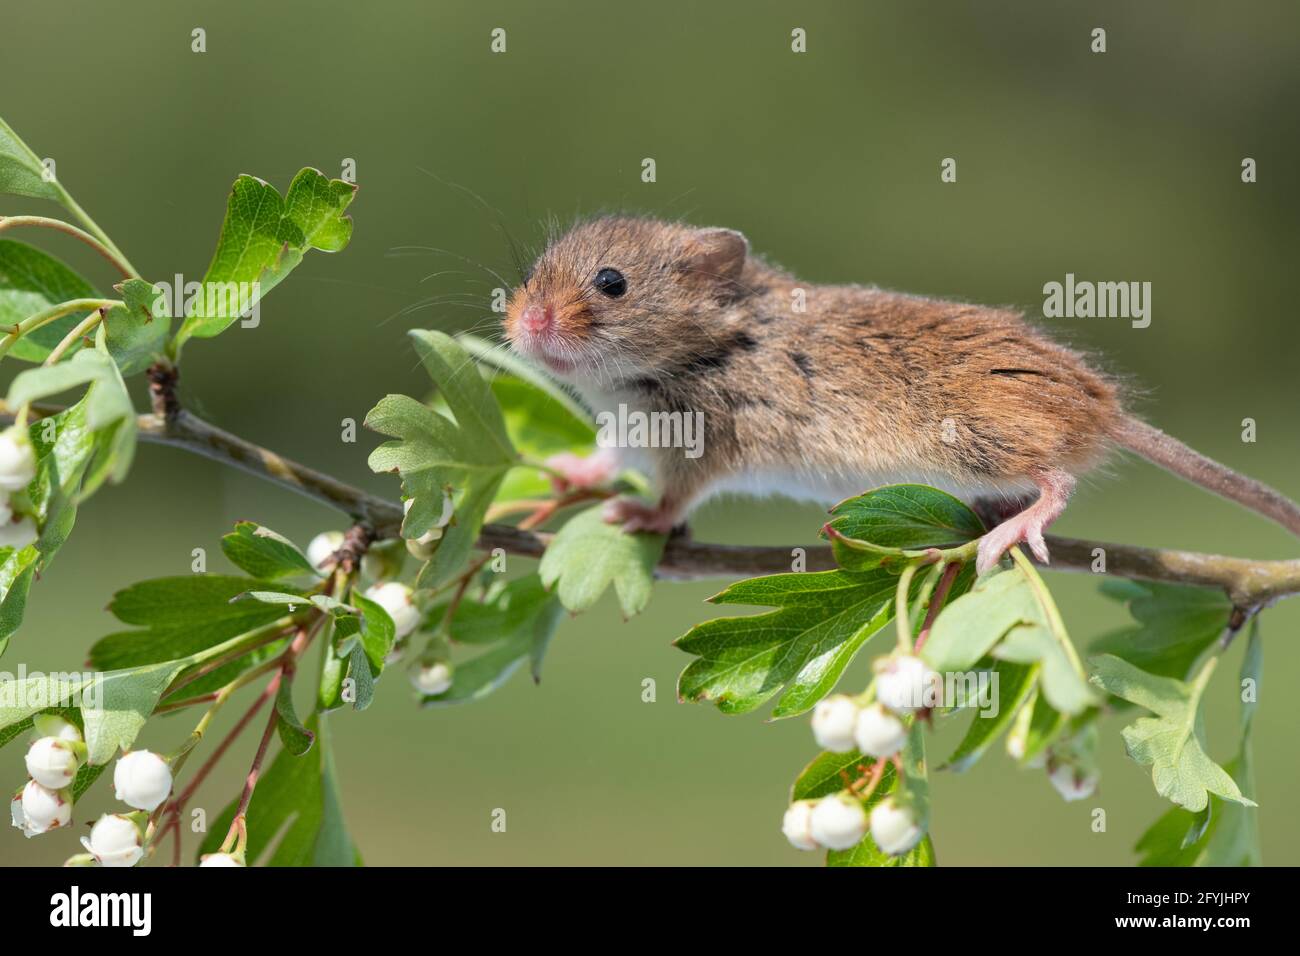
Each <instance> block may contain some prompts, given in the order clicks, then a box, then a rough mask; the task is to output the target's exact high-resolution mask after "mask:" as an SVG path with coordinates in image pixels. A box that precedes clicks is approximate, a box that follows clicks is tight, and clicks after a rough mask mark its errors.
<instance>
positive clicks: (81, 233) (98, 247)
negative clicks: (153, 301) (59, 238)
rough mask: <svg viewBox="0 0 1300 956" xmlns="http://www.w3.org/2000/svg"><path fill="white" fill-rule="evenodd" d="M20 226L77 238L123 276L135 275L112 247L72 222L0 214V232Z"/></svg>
mask: <svg viewBox="0 0 1300 956" xmlns="http://www.w3.org/2000/svg"><path fill="white" fill-rule="evenodd" d="M20 226H40V227H43V228H45V229H53V230H55V231H56V232H62V233H64V234H66V235H69V236H72V237H73V238H74V239H79V240H81V241H82V242H84V243H85V244H86V245H88V246H90V248H92V249H94V250H95V251H96V252H98V253H99V254H100V255H101V256H103V257H104V258H105V259H107V260H108V261H109V263H110V264H111V265H112V266H113V268H114V269H116V270H117V271H118V272H120V273H122V276H123V277H124V278H127V279H131V278H134V277H135V270H133V269H132V268H131V266H130V263H128V262H127V261H126V260H124V259H122V258H119V256H118V254H117V253H115V252H114V251H113V250H112V249H109V248H108V247H107V246H106V245H104V244H103V243H102V242H100V241H99V240H98V239H96V238H95V237H94V236H92V235H91V234H90V233H88V232H86V231H85V230H84V229H78V228H77V227H76V226H74V225H72V223H69V222H64V221H63V220H62V219H50V218H49V217H47V216H0V232H4V231H5V230H6V229H17V228H19V227H20Z"/></svg>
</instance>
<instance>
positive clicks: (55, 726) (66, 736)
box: [32, 714, 81, 743]
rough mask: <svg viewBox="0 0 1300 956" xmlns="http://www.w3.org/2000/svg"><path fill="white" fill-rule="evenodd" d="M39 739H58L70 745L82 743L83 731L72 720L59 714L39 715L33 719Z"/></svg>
mask: <svg viewBox="0 0 1300 956" xmlns="http://www.w3.org/2000/svg"><path fill="white" fill-rule="evenodd" d="M32 726H33V727H35V728H36V736H37V737H58V738H59V739H60V740H66V741H68V742H69V743H81V731H80V730H79V729H77V725H76V724H74V723H73V722H72V721H70V720H66V719H64V718H63V717H60V716H59V715H58V714H37V715H36V716H35V717H33V718H32Z"/></svg>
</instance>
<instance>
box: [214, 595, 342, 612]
mask: <svg viewBox="0 0 1300 956" xmlns="http://www.w3.org/2000/svg"><path fill="white" fill-rule="evenodd" d="M231 601H233V602H237V603H239V602H248V601H256V602H258V603H259V604H272V605H276V606H278V607H283V608H285V609H286V610H287V611H288V612H289V613H291V614H292V613H295V612H297V611H301V610H303V609H305V608H306V607H307V605H309V604H310V605H311V606H313V607H316V608H319V609H320V610H322V611H337V610H339V609H346V605H344V604H343V603H342V602H341V601H339V600H338V598H333V597H330V596H329V595H328V594H302V593H299V592H297V591H245V592H244V593H243V594H240V595H239V596H238V597H234V598H231Z"/></svg>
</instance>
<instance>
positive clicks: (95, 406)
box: [7, 327, 136, 499]
mask: <svg viewBox="0 0 1300 956" xmlns="http://www.w3.org/2000/svg"><path fill="white" fill-rule="evenodd" d="M100 332H101V335H100V343H99V345H97V346H96V347H95V348H94V349H82V350H81V351H79V352H77V354H76V355H74V356H72V358H71V359H68V360H67V361H64V362H59V363H58V364H56V365H51V366H44V367H41V368H33V369H28V370H27V371H25V372H22V373H20V374H19V375H18V376H17V377H16V378H14V380H13V382H12V383H10V385H9V395H8V398H7V401H8V403H9V405H10V406H11V407H17V406H19V405H23V404H26V403H28V402H35V401H40V400H41V399H43V398H48V397H49V396H51V395H57V394H59V393H60V392H65V391H67V390H68V389H70V388H75V387H77V386H79V385H85V384H87V383H89V386H90V387H89V388H88V389H87V391H86V395H85V397H84V398H83V401H84V402H85V427H86V428H87V429H88V430H90V431H91V432H94V433H95V435H94V457H93V459H92V461H91V463H90V465H89V466H88V468H87V471H86V473H85V477H84V479H83V480H82V489H81V492H80V494H79V496H78V497H79V499H84V498H86V497H88V496H89V495H90V494H91V493H93V492H94V491H95V489H97V488H98V487H99V486H100V484H102V483H103V482H104V480H105V479H110V478H111V479H112V480H113V481H114V482H119V481H121V480H122V479H123V478H124V477H126V472H127V470H128V469H129V468H130V465H131V459H132V457H133V456H134V454H135V437H136V421H135V409H134V407H133V406H132V404H131V397H130V395H129V394H128V393H127V391H126V383H125V382H123V381H122V376H121V373H119V372H118V369H117V365H116V364H115V363H114V362H113V360H112V359H111V358H110V357H109V356H108V353H107V351H106V347H105V346H104V345H103V334H102V333H103V329H102V327H101V329H100ZM36 424H37V425H39V422H38V423H36ZM34 427H35V426H34Z"/></svg>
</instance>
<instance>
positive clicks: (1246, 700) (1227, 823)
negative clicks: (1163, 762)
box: [1205, 617, 1264, 866]
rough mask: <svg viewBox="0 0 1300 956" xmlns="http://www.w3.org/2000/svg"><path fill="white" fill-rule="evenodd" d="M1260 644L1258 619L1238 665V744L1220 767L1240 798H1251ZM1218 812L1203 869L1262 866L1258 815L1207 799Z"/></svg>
mask: <svg viewBox="0 0 1300 956" xmlns="http://www.w3.org/2000/svg"><path fill="white" fill-rule="evenodd" d="M1263 665H1264V642H1263V641H1262V640H1261V639H1260V636H1259V618H1258V617H1255V618H1254V619H1253V620H1252V621H1251V629H1250V639H1249V642H1248V643H1247V645H1246V654H1245V657H1244V658H1242V662H1241V683H1240V685H1239V686H1240V688H1241V690H1240V693H1241V742H1240V743H1239V744H1238V746H1237V756H1236V757H1235V758H1234V759H1233V760H1232V761H1230V762H1229V763H1228V765H1227V766H1226V767H1225V768H1224V769H1225V770H1227V771H1228V773H1230V774H1231V775H1232V778H1233V780H1234V781H1235V782H1236V783H1237V785H1238V786H1239V788H1240V789H1241V792H1242V795H1243V796H1244V797H1248V798H1250V799H1254V797H1255V758H1254V748H1253V744H1252V738H1253V736H1254V733H1253V731H1254V723H1255V710H1256V708H1257V707H1258V701H1259V685H1260V680H1261V679H1262V676H1263V670H1264V667H1263ZM1211 803H1212V804H1214V806H1215V809H1216V810H1217V811H1218V819H1219V825H1218V828H1217V829H1216V830H1215V832H1214V835H1213V837H1212V838H1211V840H1210V843H1209V847H1208V851H1207V854H1206V858H1205V865H1206V866H1262V865H1263V851H1262V849H1261V846H1260V840H1259V814H1258V813H1257V812H1256V811H1255V810H1254V809H1253V808H1251V807H1249V806H1243V805H1242V804H1241V803H1239V802H1238V803H1222V802H1221V801H1219V800H1217V799H1214V798H1211Z"/></svg>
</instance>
